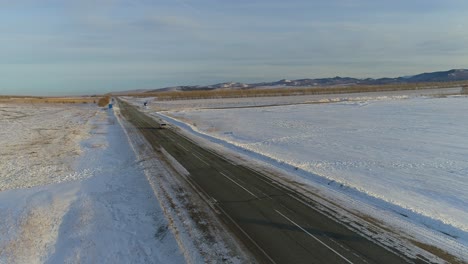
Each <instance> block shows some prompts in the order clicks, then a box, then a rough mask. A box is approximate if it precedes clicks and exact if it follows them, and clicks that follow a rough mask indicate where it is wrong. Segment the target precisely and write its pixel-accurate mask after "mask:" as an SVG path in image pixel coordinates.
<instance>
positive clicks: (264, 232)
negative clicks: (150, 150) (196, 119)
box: [120, 102, 408, 263]
mask: <svg viewBox="0 0 468 264" xmlns="http://www.w3.org/2000/svg"><path fill="white" fill-rule="evenodd" d="M120 106H121V111H122V114H123V115H124V117H125V118H126V119H127V120H128V121H130V122H131V123H133V124H134V125H135V126H136V127H137V128H138V129H139V130H140V131H141V133H142V134H143V135H144V136H145V137H146V139H147V140H148V141H149V142H150V143H151V144H152V146H153V147H154V148H155V149H158V148H160V147H163V148H164V149H165V150H166V151H167V152H168V153H170V154H171V155H172V156H173V157H174V158H175V159H177V160H178V161H179V163H180V164H182V165H183V166H184V167H185V168H186V169H187V171H189V172H190V176H189V180H190V181H191V182H192V183H193V184H194V185H196V186H197V188H198V189H199V190H201V191H202V192H204V194H205V195H206V196H207V197H209V199H210V200H211V204H212V206H213V205H214V206H213V207H214V208H216V209H217V210H218V211H219V212H220V216H221V217H222V218H223V219H224V220H225V222H226V223H227V224H228V225H229V226H230V228H231V230H232V231H233V232H234V233H235V234H236V235H237V236H238V237H239V238H240V239H241V240H242V241H244V242H245V244H246V246H247V247H248V248H250V249H251V250H252V252H253V253H254V254H255V255H256V256H257V257H258V260H259V261H260V262H264V263H405V262H407V261H408V260H407V259H404V258H402V257H400V256H399V255H397V254H395V253H393V252H390V251H388V250H387V249H385V248H383V247H381V246H379V245H377V244H375V243H373V242H371V241H369V240H367V239H365V238H364V237H362V236H361V235H359V234H358V233H355V232H353V231H351V230H349V229H348V228H346V227H345V226H344V225H343V224H340V223H337V222H335V221H333V220H330V218H328V217H326V216H325V215H323V214H322V213H320V212H318V211H317V210H314V209H313V205H312V204H309V203H310V202H304V201H303V200H302V199H301V198H300V195H298V194H295V193H294V192H292V191H290V190H287V189H285V188H283V187H281V185H279V184H275V183H274V182H272V181H271V179H269V178H267V177H265V176H264V175H262V174H260V173H257V172H255V171H253V170H251V169H249V168H247V167H245V166H242V165H238V164H234V163H232V162H230V161H229V160H227V159H224V158H223V157H221V156H219V155H218V154H216V153H214V152H212V151H210V150H209V149H206V148H203V147H200V146H198V145H197V144H195V143H194V142H192V141H190V140H188V139H187V138H185V137H183V136H181V135H179V134H178V133H177V132H175V131H174V130H172V129H157V127H158V123H157V122H156V121H155V120H153V119H152V118H149V117H148V116H146V115H145V114H143V113H141V112H139V111H138V110H136V109H135V108H134V107H133V106H130V105H128V104H126V103H124V102H121V103H120Z"/></svg>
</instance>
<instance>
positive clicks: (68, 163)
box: [0, 104, 185, 264]
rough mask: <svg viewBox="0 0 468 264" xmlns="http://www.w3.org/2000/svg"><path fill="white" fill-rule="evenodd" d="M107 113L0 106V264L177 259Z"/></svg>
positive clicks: (165, 224) (155, 204)
mask: <svg viewBox="0 0 468 264" xmlns="http://www.w3.org/2000/svg"><path fill="white" fill-rule="evenodd" d="M141 169H142V168H141V167H140V166H139V160H137V158H136V157H135V153H134V152H133V150H132V148H131V147H130V145H129V144H128V142H127V136H126V134H125V133H124V130H123V129H122V127H121V126H120V125H119V120H118V119H117V118H116V117H115V116H114V114H113V112H112V111H108V110H101V109H99V108H96V107H95V106H91V105H80V106H77V105H30V104H18V105H16V104H3V105H2V104H0V264H3V263H28V264H34V263H183V262H184V261H185V258H184V255H183V254H182V252H181V251H180V249H179V247H178V244H177V241H176V237H175V236H174V235H173V234H172V233H171V232H170V231H168V226H169V224H170V223H169V222H168V221H167V219H166V218H165V217H164V212H163V210H162V208H161V207H160V205H159V203H158V200H157V198H156V196H155V194H154V192H153V190H152V188H151V187H150V185H149V184H148V180H147V179H146V177H145V174H144V173H143V172H142V170H141Z"/></svg>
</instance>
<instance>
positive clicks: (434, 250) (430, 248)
mask: <svg viewBox="0 0 468 264" xmlns="http://www.w3.org/2000/svg"><path fill="white" fill-rule="evenodd" d="M411 243H413V244H414V245H416V246H417V247H419V248H422V249H424V250H426V251H428V252H431V253H432V254H434V255H436V256H438V257H439V258H441V259H443V260H445V261H447V262H448V263H460V264H461V263H465V262H463V261H462V260H460V259H458V258H457V257H455V256H453V255H451V254H449V253H447V252H445V251H444V250H442V249H440V248H437V247H434V246H431V245H428V244H425V243H422V242H419V241H416V240H411Z"/></svg>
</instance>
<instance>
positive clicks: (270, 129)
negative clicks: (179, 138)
mask: <svg viewBox="0 0 468 264" xmlns="http://www.w3.org/2000/svg"><path fill="white" fill-rule="evenodd" d="M404 98H406V99H404ZM223 100H224V99H218V104H222V101H223ZM203 101H204V100H201V101H200V102H198V103H197V105H202V104H204V102H203ZM179 102H180V104H184V103H185V107H184V109H185V110H182V109H181V108H179V107H176V108H175V110H172V111H164V112H160V114H161V115H162V116H166V117H167V118H166V119H168V120H169V121H171V122H173V123H174V124H177V125H179V126H180V127H182V128H183V129H185V130H186V131H189V132H191V133H195V134H196V135H199V136H202V137H205V138H208V139H211V141H213V142H216V143H218V144H221V145H224V146H231V147H229V148H231V149H238V151H240V152H243V153H247V155H252V156H253V157H256V158H259V159H260V160H264V161H267V162H269V163H272V164H276V165H278V166H280V167H284V166H286V167H289V168H295V169H293V170H291V171H293V172H294V171H296V172H295V174H296V175H297V176H300V178H301V179H302V180H305V181H306V182H307V181H309V183H310V184H312V185H315V184H316V183H317V182H321V183H322V184H323V182H325V184H324V185H325V186H326V185H329V186H330V188H332V186H335V187H336V188H338V189H339V190H341V192H342V193H348V194H351V195H353V194H354V195H357V196H359V197H361V198H362V197H368V198H364V200H366V199H367V200H368V201H369V202H370V203H374V204H377V205H379V204H380V205H381V206H382V207H383V208H387V210H388V211H394V212H396V213H398V214H396V216H398V217H399V218H400V220H402V219H403V220H404V219H407V220H409V221H412V222H414V223H419V224H421V226H422V227H423V228H427V227H429V228H430V229H431V230H435V231H437V232H436V233H434V234H435V236H436V237H439V238H442V239H444V238H443V237H444V236H446V238H447V239H449V240H451V239H455V240H457V241H458V242H459V243H461V244H464V245H465V246H464V247H465V249H461V251H462V252H463V251H465V253H461V254H462V255H464V256H465V257H467V255H466V246H467V245H468V236H467V234H468V220H467V219H468V160H467V158H466V157H468V138H467V137H466V132H467V131H468V122H466V113H467V112H468V98H467V97H457V96H453V97H447V98H434V97H410V96H408V97H398V96H388V95H387V96H380V97H377V100H373V99H372V98H367V99H366V100H359V99H358V100H343V101H342V102H338V103H330V104H299V105H287V106H273V107H260V108H259V107H252V108H238V109H196V107H193V106H192V107H190V105H189V104H188V102H184V101H179ZM135 103H139V102H138V101H135ZM210 103H211V102H210V101H209V102H208V104H210ZM163 104H164V102H163ZM175 104H176V105H177V103H175ZM205 104H206V103H205ZM154 105H158V102H157V101H155V102H154ZM147 111H151V110H149V109H148V110H147ZM169 117H172V118H175V119H176V120H172V119H171V118H169ZM179 122H182V123H179ZM249 153H250V154H249ZM317 179H319V180H317ZM320 179H324V181H322V180H320ZM360 194H361V195H360ZM379 201H380V202H379ZM399 208H400V209H399ZM380 218H382V216H380ZM400 220H398V221H400ZM438 232H440V233H439V236H437V233H438ZM429 233H430V232H429ZM431 236H432V235H431ZM439 238H437V239H439ZM437 239H436V240H437ZM444 243H445V242H443V243H441V244H444ZM450 247H451V246H448V244H447V246H446V248H450ZM459 253H460V252H459Z"/></svg>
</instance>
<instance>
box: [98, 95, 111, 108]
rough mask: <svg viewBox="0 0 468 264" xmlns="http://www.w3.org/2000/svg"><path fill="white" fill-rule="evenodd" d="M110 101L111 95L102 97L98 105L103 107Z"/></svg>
mask: <svg viewBox="0 0 468 264" xmlns="http://www.w3.org/2000/svg"><path fill="white" fill-rule="evenodd" d="M109 102H110V96H106V97H102V98H100V99H99V101H98V106H100V107H103V106H106V105H108V104H109Z"/></svg>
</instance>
